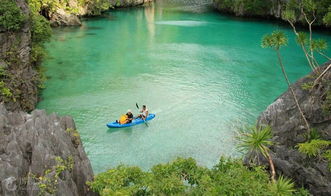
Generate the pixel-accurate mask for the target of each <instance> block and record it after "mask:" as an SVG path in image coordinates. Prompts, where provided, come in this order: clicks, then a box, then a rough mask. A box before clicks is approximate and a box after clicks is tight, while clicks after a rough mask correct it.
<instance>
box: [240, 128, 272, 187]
mask: <svg viewBox="0 0 331 196" xmlns="http://www.w3.org/2000/svg"><path fill="white" fill-rule="evenodd" d="M271 138H272V135H271V128H270V127H269V126H267V127H252V128H250V129H248V131H242V132H241V133H240V136H239V141H240V145H239V148H240V149H241V150H244V151H246V152H247V153H248V155H249V156H250V157H251V158H253V159H256V158H258V156H259V155H260V154H262V155H263V156H264V157H265V158H266V159H267V160H268V161H269V165H270V169H271V179H272V181H273V182H275V177H276V171H275V166H274V163H273V161H272V157H271V155H270V153H269V151H270V149H269V146H271V145H272V142H271Z"/></svg>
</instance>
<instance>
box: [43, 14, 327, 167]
mask: <svg viewBox="0 0 331 196" xmlns="http://www.w3.org/2000/svg"><path fill="white" fill-rule="evenodd" d="M275 29H282V30H284V31H286V33H287V34H288V35H290V38H291V40H290V43H289V46H288V47H286V48H284V50H282V53H283V55H284V62H285V65H286V68H287V71H288V74H289V76H290V78H291V80H292V81H295V80H296V79H298V78H300V77H302V76H304V75H305V74H307V73H308V72H309V69H308V66H307V65H306V62H305V59H304V56H303V54H302V53H301V51H300V49H299V48H298V47H297V46H296V45H295V43H294V41H293V36H292V34H291V31H290V29H287V28H286V27H285V26H279V25H278V24H274V23H267V22H261V21H252V20H250V21H247V20H238V19H237V18H232V17H229V16H223V15H220V14H218V13H214V12H212V11H210V12H204V13H192V12H180V11H178V9H176V11H172V9H162V7H158V8H154V7H151V8H137V9H127V10H119V11H111V12H109V13H108V14H107V17H100V18H96V19H93V20H87V21H85V22H83V26H82V27H79V28H62V29H57V30H55V32H54V37H53V39H52V41H51V43H49V44H48V45H47V48H48V51H49V56H50V57H49V58H48V59H47V60H46V61H45V63H44V65H43V67H44V68H45V70H46V75H47V76H48V78H49V79H48V80H47V82H46V89H45V90H44V91H43V92H42V99H43V100H42V101H41V102H40V103H39V105H38V108H43V109H46V110H47V112H49V113H51V112H57V113H59V114H61V115H70V116H73V117H74V119H75V121H76V125H77V128H78V130H79V132H80V134H81V137H82V140H83V143H84V147H85V150H86V152H87V153H88V156H89V158H90V160H91V162H92V166H93V169H94V171H95V172H96V173H98V172H101V171H105V170H106V169H107V168H110V167H114V166H116V165H118V164H121V163H123V164H127V165H138V166H141V167H143V168H144V169H148V168H150V167H151V166H152V165H154V164H156V163H161V162H166V161H170V160H173V159H175V158H176V157H178V156H182V157H194V158H196V160H197V161H198V163H199V164H201V165H205V166H208V167H211V166H212V165H214V164H215V163H216V162H217V161H218V159H219V157H220V156H221V155H226V156H237V155H238V152H237V150H236V148H235V140H234V135H235V131H236V129H237V127H240V126H241V125H242V124H254V122H255V120H256V118H257V117H258V115H259V114H260V113H261V112H262V111H263V110H264V109H265V108H266V107H267V106H268V105H269V104H270V103H272V102H273V100H274V99H276V98H277V96H279V95H280V94H281V93H282V92H284V91H285V90H286V85H285V82H284V80H283V77H282V75H281V72H280V69H279V67H278V65H277V63H276V57H275V54H274V52H273V51H272V50H269V49H262V48H261V47H260V40H261V37H262V36H263V35H264V34H266V33H269V32H271V31H273V30H275ZM316 37H323V38H326V39H328V41H329V43H331V37H330V36H329V35H326V34H316ZM136 102H138V103H139V104H140V105H142V104H147V105H148V107H149V109H150V112H152V113H156V118H155V119H154V120H153V121H151V122H150V123H149V126H148V127H147V126H146V125H140V126H135V127H132V128H126V129H108V128H107V127H106V126H105V124H106V123H107V122H109V121H114V120H115V119H117V118H118V117H119V116H120V114H122V113H125V112H126V110H127V109H132V110H134V111H135V113H136V112H137V110H136V108H135V103H136Z"/></svg>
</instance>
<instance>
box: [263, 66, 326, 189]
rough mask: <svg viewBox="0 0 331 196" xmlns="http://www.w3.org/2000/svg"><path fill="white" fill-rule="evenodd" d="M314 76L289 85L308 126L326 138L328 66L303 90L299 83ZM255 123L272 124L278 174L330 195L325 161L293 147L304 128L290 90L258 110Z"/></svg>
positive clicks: (303, 136) (303, 137) (302, 139)
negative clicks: (258, 113)
mask: <svg viewBox="0 0 331 196" xmlns="http://www.w3.org/2000/svg"><path fill="white" fill-rule="evenodd" d="M330 63H331V62H329V63H327V65H329V64H330ZM324 68H325V66H324V67H323V69H324ZM321 70H322V68H321ZM314 78H315V77H314V74H311V75H310V76H307V77H305V78H302V79H300V80H299V81H297V82H296V83H295V84H293V88H294V91H295V93H296V95H297V97H298V100H299V103H300V106H301V107H302V109H303V112H304V113H305V115H306V116H307V120H308V122H309V124H310V126H311V128H314V129H316V130H317V132H318V133H319V135H320V136H321V138H322V139H324V140H329V141H330V140H331V108H328V107H330V105H329V106H328V107H325V106H327V105H326V104H331V103H327V102H330V100H329V98H327V96H328V94H329V95H330V94H331V83H330V81H331V70H329V71H328V72H327V73H326V74H325V76H324V77H323V80H321V82H320V83H318V85H316V86H315V87H314V88H313V89H310V90H304V89H303V87H302V85H303V84H305V83H306V84H309V83H311V82H312V81H314ZM325 110H330V111H329V112H326V111H325ZM258 124H259V125H270V126H271V128H272V131H273V142H274V144H275V145H274V146H272V148H271V150H272V157H273V160H274V164H275V166H276V170H277V171H278V174H284V175H285V176H288V177H290V178H292V179H293V180H294V181H295V182H296V184H297V185H299V186H304V187H305V188H307V189H308V190H309V191H310V192H311V193H312V194H313V195H331V172H330V168H328V162H327V161H326V160H323V159H321V158H310V157H308V156H306V155H305V154H302V153H300V152H298V150H297V147H296V145H297V144H298V143H303V142H306V141H307V129H306V127H305V124H304V122H303V120H302V117H301V116H300V113H299V112H298V109H297V107H296V105H295V102H294V100H293V97H292V95H291V92H290V91H287V92H285V93H284V94H283V95H281V96H280V97H279V98H278V99H277V100H276V101H275V102H274V103H273V104H271V105H270V106H269V107H268V108H267V110H266V111H264V112H263V113H262V115H261V116H260V118H259V120H258ZM266 164H267V163H266Z"/></svg>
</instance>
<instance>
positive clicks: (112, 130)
mask: <svg viewBox="0 0 331 196" xmlns="http://www.w3.org/2000/svg"><path fill="white" fill-rule="evenodd" d="M120 131H121V132H123V133H124V134H126V135H132V131H133V129H132V127H126V128H108V130H107V133H109V134H112V133H117V132H120Z"/></svg>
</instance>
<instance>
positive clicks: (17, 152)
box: [0, 104, 94, 196]
mask: <svg viewBox="0 0 331 196" xmlns="http://www.w3.org/2000/svg"><path fill="white" fill-rule="evenodd" d="M75 129H76V127H75V123H74V121H73V120H72V118H70V117H58V116H57V115H55V114H52V115H46V113H45V111H42V110H35V111H33V112H32V113H31V114H27V113H24V112H8V111H7V110H6V109H5V107H4V106H3V105H2V104H1V105H0V174H1V175H0V183H1V185H0V195H6V196H9V195H18V196H21V195H22V196H34V195H38V194H39V193H40V191H42V190H43V191H44V193H43V194H42V195H49V192H47V191H53V192H52V193H53V194H52V195H58V196H69V195H73V196H74V195H76V196H81V195H94V193H92V192H90V191H89V190H88V187H87V185H86V181H89V180H92V178H93V171H92V168H91V164H90V161H89V160H88V158H87V156H86V153H85V151H84V148H83V146H82V143H81V140H80V138H79V135H78V134H77V132H75V133H73V131H74V130H75ZM56 157H58V158H56ZM59 158H60V159H61V160H68V159H71V160H72V166H71V168H65V169H64V171H62V172H60V174H59V176H58V178H55V179H53V181H52V180H51V179H52V178H53V177H54V175H53V176H52V173H54V172H56V171H53V170H56V169H55V167H56V165H57V161H56V159H59ZM60 169H61V168H60ZM47 170H48V171H47ZM47 173H48V174H47ZM46 178H48V179H50V180H51V181H52V183H50V184H48V183H47V180H45V179H46ZM43 184H44V185H45V186H46V188H43ZM47 186H50V187H52V186H54V187H53V188H50V187H47ZM47 188H49V189H47ZM41 189H42V190H41ZM45 190H46V191H45Z"/></svg>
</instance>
